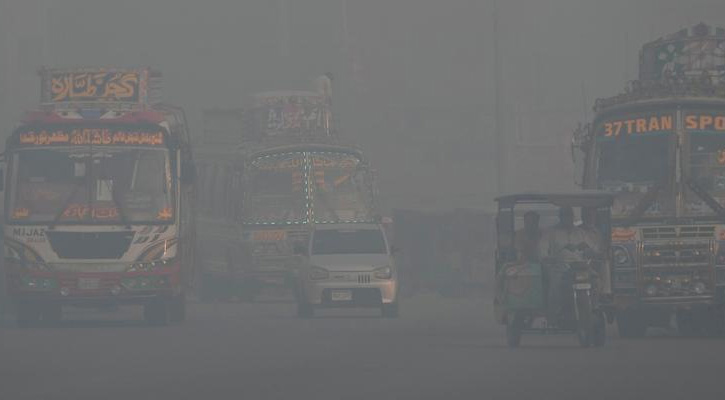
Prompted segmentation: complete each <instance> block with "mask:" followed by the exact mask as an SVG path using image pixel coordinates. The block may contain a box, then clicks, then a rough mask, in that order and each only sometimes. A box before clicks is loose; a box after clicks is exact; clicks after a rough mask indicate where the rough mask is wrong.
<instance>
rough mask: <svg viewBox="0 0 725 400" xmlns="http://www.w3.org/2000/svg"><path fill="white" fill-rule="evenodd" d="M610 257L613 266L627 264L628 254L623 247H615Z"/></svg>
mask: <svg viewBox="0 0 725 400" xmlns="http://www.w3.org/2000/svg"><path fill="white" fill-rule="evenodd" d="M612 255H613V257H614V264H615V265H626V264H629V253H628V252H627V249H625V248H623V247H615V248H614V252H613V254H612Z"/></svg>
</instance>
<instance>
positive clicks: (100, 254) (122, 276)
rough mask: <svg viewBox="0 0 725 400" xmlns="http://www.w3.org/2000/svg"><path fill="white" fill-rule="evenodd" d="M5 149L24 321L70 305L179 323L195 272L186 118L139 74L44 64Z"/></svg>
mask: <svg viewBox="0 0 725 400" xmlns="http://www.w3.org/2000/svg"><path fill="white" fill-rule="evenodd" d="M41 78H42V79H41V80H42V90H41V105H40V108H39V109H38V110H36V111H30V112H28V113H26V115H25V117H24V118H23V120H22V121H21V123H20V124H19V125H18V126H17V128H16V129H15V130H14V131H13V133H12V135H11V136H10V137H9V138H8V140H7V144H6V150H5V168H4V171H3V172H4V174H3V177H4V183H5V185H4V186H5V187H4V192H5V217H6V218H5V222H6V223H5V231H4V239H5V260H4V261H5V269H4V273H5V279H6V282H7V289H8V293H9V295H10V296H11V298H12V299H13V300H14V302H15V305H16V314H17V321H18V323H19V324H20V325H22V326H27V325H33V324H37V323H39V322H57V321H59V320H60V319H61V318H62V313H63V308H64V307H67V306H81V307H106V306H115V305H126V304H132V305H140V306H143V310H144V318H145V320H146V321H147V322H149V323H154V324H165V323H167V322H180V321H183V320H184V318H185V315H186V306H185V300H186V293H187V291H188V290H187V289H188V287H189V285H190V283H191V281H192V278H193V276H194V271H193V270H194V249H195V245H194V241H195V226H194V225H195V218H194V185H193V182H194V176H195V173H194V164H193V157H192V152H191V147H190V140H189V139H190V137H189V136H190V134H189V130H188V128H187V124H186V119H185V116H184V112H183V111H182V110H181V109H180V108H177V107H173V106H169V105H164V104H162V103H160V102H159V101H158V93H157V91H158V84H159V82H158V81H159V79H160V78H161V76H160V74H159V73H158V72H155V71H152V70H150V69H147V68H139V69H115V68H81V69H45V70H43V71H41Z"/></svg>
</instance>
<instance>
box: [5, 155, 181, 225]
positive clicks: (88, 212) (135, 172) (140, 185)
mask: <svg viewBox="0 0 725 400" xmlns="http://www.w3.org/2000/svg"><path fill="white" fill-rule="evenodd" d="M12 180H13V184H12V185H11V189H10V190H11V191H10V195H9V199H10V207H9V210H10V215H9V217H10V219H12V220H14V221H17V222H29V223H51V224H52V223H64V224H65V223H71V224H72V223H139V224H142V223H168V222H170V221H171V220H172V219H173V217H174V207H173V204H174V200H173V190H172V188H173V185H174V183H173V180H172V174H171V167H170V161H169V157H168V150H166V149H163V148H158V149H156V148H139V147H114V146H93V147H89V146H79V147H75V148H69V147H54V148H28V149H20V150H18V151H16V152H15V153H14V154H13V156H12Z"/></svg>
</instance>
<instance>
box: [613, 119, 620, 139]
mask: <svg viewBox="0 0 725 400" xmlns="http://www.w3.org/2000/svg"><path fill="white" fill-rule="evenodd" d="M614 128H615V130H614V136H619V134H620V133H621V132H622V121H616V122H615V123H614Z"/></svg>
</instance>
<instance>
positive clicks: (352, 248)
mask: <svg viewBox="0 0 725 400" xmlns="http://www.w3.org/2000/svg"><path fill="white" fill-rule="evenodd" d="M312 254H313V255H328V254H387V248H386V247H385V238H384V237H383V233H382V232H381V231H380V230H377V229H351V230H343V229H340V230H337V229H321V230H318V231H316V232H315V234H314V236H313V239H312Z"/></svg>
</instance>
